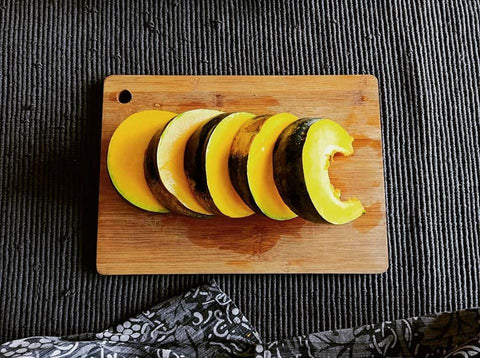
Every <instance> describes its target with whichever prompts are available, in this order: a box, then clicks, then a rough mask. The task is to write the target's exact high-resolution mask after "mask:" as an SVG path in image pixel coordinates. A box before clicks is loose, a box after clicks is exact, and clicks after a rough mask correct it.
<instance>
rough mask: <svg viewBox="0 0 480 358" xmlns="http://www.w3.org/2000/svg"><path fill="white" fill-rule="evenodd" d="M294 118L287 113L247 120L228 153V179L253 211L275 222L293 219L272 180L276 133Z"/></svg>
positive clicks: (294, 118) (294, 119)
mask: <svg viewBox="0 0 480 358" xmlns="http://www.w3.org/2000/svg"><path fill="white" fill-rule="evenodd" d="M296 120H297V117H296V116H294V115H292V114H289V113H280V114H276V115H263V116H258V117H255V118H252V119H250V120H248V121H247V122H246V123H245V124H244V125H243V126H242V127H241V128H240V130H239V131H238V132H237V134H236V136H235V138H234V140H233V144H232V149H231V152H230V162H229V163H230V177H231V178H232V183H233V185H234V187H235V188H236V190H237V192H238V193H239V194H240V196H241V197H242V198H243V200H244V201H245V203H247V205H248V206H249V207H250V208H251V209H252V210H254V211H256V212H259V213H263V214H265V215H267V216H268V217H270V218H272V219H275V220H289V219H292V218H294V217H296V216H297V215H296V214H295V213H294V212H293V211H292V210H291V209H290V208H289V207H288V206H287V205H286V204H285V202H284V201H283V199H282V197H281V196H280V194H279V192H278V190H277V187H276V186H275V181H274V178H273V158H272V155H273V148H274V146H275V141H276V140H277V138H278V136H279V135H280V133H281V132H282V131H283V130H284V129H285V127H287V126H288V125H289V124H290V123H292V122H294V121H296Z"/></svg>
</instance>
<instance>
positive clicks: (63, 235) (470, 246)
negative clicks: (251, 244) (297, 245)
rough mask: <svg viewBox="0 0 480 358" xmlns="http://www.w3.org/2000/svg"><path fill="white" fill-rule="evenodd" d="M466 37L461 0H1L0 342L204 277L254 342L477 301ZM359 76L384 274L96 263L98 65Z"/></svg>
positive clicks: (145, 303)
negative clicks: (376, 106) (143, 268)
mask: <svg viewBox="0 0 480 358" xmlns="http://www.w3.org/2000/svg"><path fill="white" fill-rule="evenodd" d="M479 43H480V3H479V2H478V1H472V0H463V1H462V0H457V1H438V0H425V1H422V2H419V1H408V0H404V1H401V0H398V1H393V0H392V1H373V0H371V1H355V0H351V1H336V0H332V1H318V2H314V1H222V0H218V1H208V2H207V1H199V2H196V1H188V2H184V1H166V2H161V1H153V0H152V1H135V0H131V1H127V0H125V1H116V2H115V1H93V0H92V1H80V0H79V1H59V0H50V1H17V2H14V1H9V0H0V153H1V157H0V158H1V159H0V183H1V187H0V341H6V340H10V339H14V338H19V337H21V336H31V335H39V334H43V335H64V334H73V333H78V332H87V331H100V330H102V329H104V328H106V327H108V326H111V325H112V323H114V322H116V321H118V320H120V319H124V318H127V317H129V316H132V315H134V313H135V312H138V311H141V310H142V309H146V308H148V307H150V306H152V305H153V304H154V303H156V302H159V301H161V300H163V299H165V298H166V297H169V296H172V295H174V294H178V293H180V292H182V291H184V290H186V289H187V288H190V287H193V286H195V285H197V284H198V283H200V282H202V281H205V280H206V279H208V278H214V279H215V280H217V282H218V284H219V286H220V287H221V288H223V289H224V290H225V291H226V292H227V293H228V294H229V295H230V296H231V297H232V298H233V299H234V300H235V302H236V303H237V304H238V305H239V307H240V309H241V310H242V311H243V312H244V313H245V315H246V316H247V317H248V318H249V319H250V321H251V322H252V323H253V324H254V326H256V327H257V328H258V330H259V331H260V333H261V334H262V336H263V337H264V338H265V339H266V340H272V339H280V338H284V337H287V336H292V335H298V334H304V333H309V332H313V331H319V330H325V329H332V328H342V327H350V326H359V325H362V324H366V323H370V322H378V321H381V320H385V319H395V318H400V317H407V316H413V315H418V314H428V313H432V312H436V311H445V310H454V309H460V308H466V307H469V306H478V305H479V304H480V254H479V251H480V250H479V247H480V241H479V239H480V194H479V192H480V179H479V176H480V173H479V171H480V149H479V148H480V140H479V134H480V130H479V124H480V99H479V97H480V91H479V85H480V77H479V76H480V60H479V58H480V50H479V49H480V47H479ZM367 73H369V74H374V75H376V76H377V77H378V79H379V85H380V97H381V116H382V126H383V140H384V156H385V178H386V179H385V181H386V196H387V215H388V217H387V220H388V232H389V243H390V269H389V271H388V272H387V273H386V274H383V275H257V276H254V275H238V276H232V275H226V276H219V275H215V276H131V277H102V276H100V275H98V274H96V272H95V269H94V252H95V235H96V205H97V194H98V192H97V191H98V189H97V182H98V168H99V138H100V126H101V101H102V98H101V93H102V80H103V78H104V77H105V76H107V75H110V74H199V75H200V74H217V75H220V74H367ZM332 254H334V253H332ZM159 259H161V258H159Z"/></svg>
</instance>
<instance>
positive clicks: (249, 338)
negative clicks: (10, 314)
mask: <svg viewBox="0 0 480 358" xmlns="http://www.w3.org/2000/svg"><path fill="white" fill-rule="evenodd" d="M478 355H480V310H479V309H468V310H461V311H456V312H446V313H441V314H432V315H428V316H424V317H413V318H407V319H400V320H397V321H393V322H391V321H387V322H382V323H378V324H373V325H371V324H369V325H364V326H361V327H355V328H346V329H341V330H333V331H327V332H316V333H312V334H309V335H308V336H300V337H293V338H287V339H284V340H281V341H275V342H270V343H268V342H263V341H262V338H261V337H260V335H259V334H258V332H256V330H255V328H254V327H252V325H251V324H250V322H249V321H248V319H247V318H246V317H245V316H244V315H243V314H242V313H241V312H240V310H239V309H238V308H237V307H236V306H235V304H234V302H232V300H231V299H230V298H229V297H228V296H227V295H226V294H225V293H224V292H223V291H222V290H221V289H220V288H219V287H218V286H217V285H216V283H215V282H210V283H208V284H205V285H202V286H200V287H197V288H194V289H191V290H189V291H187V292H186V293H184V294H183V295H181V296H178V297H174V298H172V299H169V300H168V301H166V302H163V303H161V304H159V305H156V306H155V307H152V308H151V309H148V310H145V311H144V312H142V313H140V314H137V315H136V316H135V317H133V318H129V319H128V320H126V321H125V322H122V323H120V324H117V325H116V326H114V327H111V328H109V329H107V330H104V331H102V332H100V333H97V334H94V333H90V334H88V333H87V334H80V335H75V336H69V337H49V336H36V337H27V338H22V339H18V340H14V341H10V342H5V343H3V344H0V357H12V358H15V357H19V358H20V357H21V358H27V357H32V358H33V357H35V358H40V357H54V356H59V357H70V358H76V357H78V358H81V357H104V356H107V357H118V358H121V357H133V356H135V357H153V356H155V357H163V358H170V357H171V358H175V357H177V358H178V357H201V358H203V357H225V358H227V357H251V358H253V357H255V358H271V357H277V358H291V357H298V358H299V357H305V358H307V357H311V358H314V357H315V358H321V357H339V358H340V357H391V358H392V357H419V358H423V357H430V358H434V357H474V356H478Z"/></svg>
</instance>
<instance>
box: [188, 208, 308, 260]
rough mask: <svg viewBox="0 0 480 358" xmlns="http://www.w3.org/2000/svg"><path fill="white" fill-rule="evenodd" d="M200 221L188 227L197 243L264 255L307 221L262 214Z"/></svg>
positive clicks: (198, 244) (242, 252) (240, 252)
mask: <svg viewBox="0 0 480 358" xmlns="http://www.w3.org/2000/svg"><path fill="white" fill-rule="evenodd" d="M188 220H193V219H188ZM196 221H197V222H196V225H188V226H187V237H188V239H189V240H190V241H191V242H192V243H193V244H195V245H197V246H200V247H203V248H207V249H219V250H229V251H233V252H236V253H239V254H245V255H250V256H260V255H262V254H263V253H265V252H267V251H269V250H271V249H272V248H273V247H275V245H276V244H277V242H278V241H279V240H280V239H281V238H282V237H283V236H284V235H292V236H296V235H295V233H296V232H298V231H299V230H300V229H301V228H302V226H303V225H304V224H305V221H304V220H302V219H298V218H297V219H292V220H288V221H275V220H272V219H269V218H267V217H263V216H260V215H253V216H250V217H247V218H242V219H231V218H227V217H220V216H219V217H214V218H211V219H196Z"/></svg>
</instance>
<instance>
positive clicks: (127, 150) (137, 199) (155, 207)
mask: <svg viewBox="0 0 480 358" xmlns="http://www.w3.org/2000/svg"><path fill="white" fill-rule="evenodd" d="M175 115H176V114H175V113H172V112H167V111H158V110H151V111H142V112H137V113H135V114H132V115H131V116H130V117H128V118H126V119H125V120H124V121H123V122H122V123H120V125H119V126H118V127H117V129H116V130H115V132H114V133H113V135H112V138H111V139H110V143H109V145H108V154H107V170H108V174H109V176H110V179H111V180H112V183H113V186H114V187H115V189H117V191H118V192H119V193H120V195H121V196H123V197H124V198H125V199H126V200H127V201H129V202H130V203H132V204H133V205H135V206H137V207H139V208H141V209H143V210H147V211H152V212H156V213H166V212H168V209H167V208H166V207H165V206H163V205H162V204H161V202H159V201H158V200H157V199H156V198H155V196H154V195H153V194H152V192H151V191H150V189H149V187H148V185H147V182H146V180H145V177H144V175H143V160H144V155H145V150H146V149H147V147H148V143H149V142H150V139H151V138H152V136H153V135H154V134H155V133H156V132H157V131H158V130H161V129H163V127H164V126H165V125H166V124H167V123H168V121H170V120H171V119H172V118H173V117H174V116H175Z"/></svg>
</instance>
